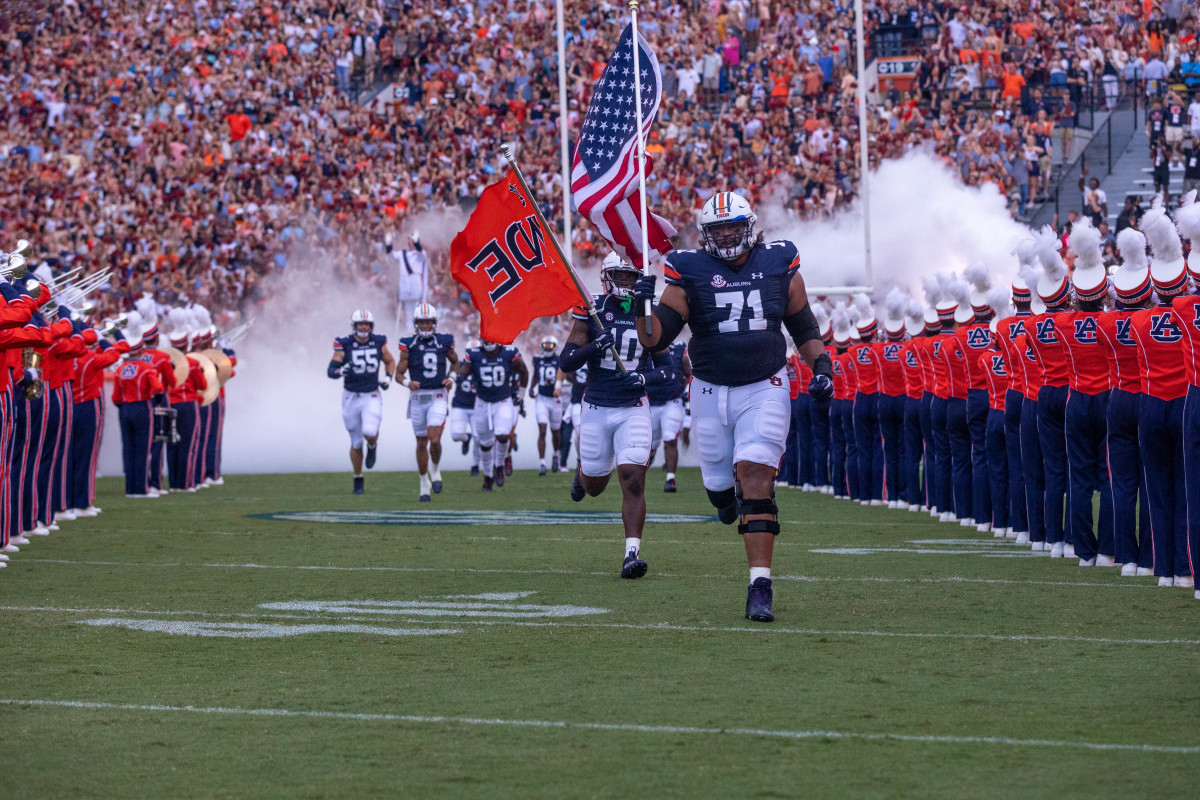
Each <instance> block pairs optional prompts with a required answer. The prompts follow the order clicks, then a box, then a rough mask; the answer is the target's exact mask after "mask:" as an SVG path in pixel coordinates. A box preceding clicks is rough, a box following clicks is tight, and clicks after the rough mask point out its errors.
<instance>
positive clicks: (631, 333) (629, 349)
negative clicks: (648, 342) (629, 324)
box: [600, 328, 642, 370]
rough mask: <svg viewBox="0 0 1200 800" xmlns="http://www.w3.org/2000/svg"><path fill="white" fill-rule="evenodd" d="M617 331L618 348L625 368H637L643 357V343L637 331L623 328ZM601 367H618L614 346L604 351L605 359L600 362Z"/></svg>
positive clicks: (613, 368)
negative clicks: (614, 355)
mask: <svg viewBox="0 0 1200 800" xmlns="http://www.w3.org/2000/svg"><path fill="white" fill-rule="evenodd" d="M615 333H616V335H617V344H616V350H617V353H618V354H620V356H621V360H622V361H623V362H624V364H625V368H626V369H637V363H638V360H639V359H641V357H642V343H641V342H639V341H638V337H637V331H635V330H630V329H629V328H621V329H619V330H617V331H615ZM600 367H601V368H602V369H612V370H615V369H616V368H617V361H616V359H614V358H613V348H611V347H610V348H609V349H607V350H605V351H604V359H603V360H602V361H601V362H600Z"/></svg>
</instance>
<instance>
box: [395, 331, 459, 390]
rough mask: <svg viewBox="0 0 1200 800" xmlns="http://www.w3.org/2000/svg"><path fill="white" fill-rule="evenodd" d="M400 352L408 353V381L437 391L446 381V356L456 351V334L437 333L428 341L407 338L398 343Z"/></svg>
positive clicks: (418, 338)
mask: <svg viewBox="0 0 1200 800" xmlns="http://www.w3.org/2000/svg"><path fill="white" fill-rule="evenodd" d="M398 345H399V347H400V351H401V352H404V351H406V350H407V351H408V379H409V380H410V381H416V382H417V383H419V384H421V388H422V389H436V388H438V387H440V386H441V385H442V381H444V380H446V374H447V373H446V363H447V359H446V354H447V353H449V352H450V351H451V350H453V349H454V334H451V333H435V334H434V335H433V336H431V337H430V338H428V339H423V338H421V337H420V336H405V337H404V338H403V339H401V340H400V341H399V342H398Z"/></svg>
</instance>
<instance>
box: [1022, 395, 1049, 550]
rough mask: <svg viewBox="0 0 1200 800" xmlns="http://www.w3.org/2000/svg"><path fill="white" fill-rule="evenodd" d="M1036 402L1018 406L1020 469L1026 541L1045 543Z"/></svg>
mask: <svg viewBox="0 0 1200 800" xmlns="http://www.w3.org/2000/svg"><path fill="white" fill-rule="evenodd" d="M1037 409H1038V401H1037V400H1030V399H1029V398H1028V397H1026V398H1025V400H1024V401H1023V402H1022V403H1021V467H1022V470H1023V473H1024V477H1025V513H1026V515H1027V516H1028V518H1029V541H1031V542H1044V541H1046V473H1045V472H1044V464H1043V462H1042V441H1041V436H1040V435H1039V434H1038V410H1037Z"/></svg>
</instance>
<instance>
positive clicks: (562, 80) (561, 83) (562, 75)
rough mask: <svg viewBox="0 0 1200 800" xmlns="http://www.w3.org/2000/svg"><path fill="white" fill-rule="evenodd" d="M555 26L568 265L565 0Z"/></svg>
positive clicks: (557, 1)
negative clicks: (556, 29)
mask: <svg viewBox="0 0 1200 800" xmlns="http://www.w3.org/2000/svg"><path fill="white" fill-rule="evenodd" d="M554 17H555V24H556V25H557V26H558V141H559V147H560V148H561V150H562V154H561V155H562V204H563V242H565V243H566V247H565V250H564V254H565V255H566V260H567V263H568V264H569V263H571V262H570V259H571V154H570V152H568V148H569V146H570V137H569V135H568V131H567V126H568V124H569V119H568V117H567V43H566V35H565V34H564V33H563V0H554Z"/></svg>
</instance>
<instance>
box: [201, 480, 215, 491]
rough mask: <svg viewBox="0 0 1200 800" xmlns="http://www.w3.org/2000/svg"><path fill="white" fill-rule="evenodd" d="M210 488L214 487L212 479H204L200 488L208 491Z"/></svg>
mask: <svg viewBox="0 0 1200 800" xmlns="http://www.w3.org/2000/svg"><path fill="white" fill-rule="evenodd" d="M210 486H212V480H210V479H208V478H205V479H204V481H202V482H201V484H200V488H201V489H207V488H209V487H210Z"/></svg>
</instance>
